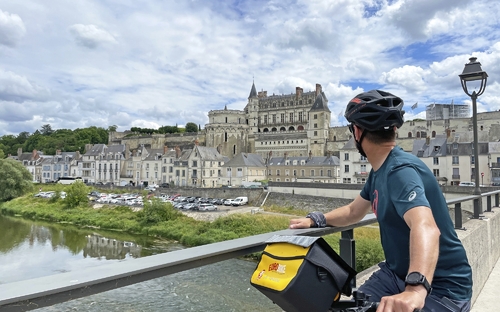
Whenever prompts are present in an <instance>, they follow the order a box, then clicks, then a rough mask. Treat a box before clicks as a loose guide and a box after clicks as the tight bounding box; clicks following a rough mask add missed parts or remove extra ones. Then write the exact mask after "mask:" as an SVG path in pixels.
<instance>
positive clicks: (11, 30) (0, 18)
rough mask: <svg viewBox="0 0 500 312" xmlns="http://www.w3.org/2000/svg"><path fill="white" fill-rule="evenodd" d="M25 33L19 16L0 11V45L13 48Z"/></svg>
mask: <svg viewBox="0 0 500 312" xmlns="http://www.w3.org/2000/svg"><path fill="white" fill-rule="evenodd" d="M25 33H26V28H25V27H24V23H23V20H22V19H21V17H20V16H19V15H17V14H11V13H9V12H4V11H2V10H0V44H2V45H6V46H9V47H14V46H16V44H17V43H18V42H19V41H20V40H21V38H22V37H23V36H24V35H25Z"/></svg>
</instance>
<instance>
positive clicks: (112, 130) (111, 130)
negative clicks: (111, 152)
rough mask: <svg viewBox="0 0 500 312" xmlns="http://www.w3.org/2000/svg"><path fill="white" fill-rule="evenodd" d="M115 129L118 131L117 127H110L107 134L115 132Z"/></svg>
mask: <svg viewBox="0 0 500 312" xmlns="http://www.w3.org/2000/svg"><path fill="white" fill-rule="evenodd" d="M116 129H118V126H117V125H112V126H109V127H108V132H116Z"/></svg>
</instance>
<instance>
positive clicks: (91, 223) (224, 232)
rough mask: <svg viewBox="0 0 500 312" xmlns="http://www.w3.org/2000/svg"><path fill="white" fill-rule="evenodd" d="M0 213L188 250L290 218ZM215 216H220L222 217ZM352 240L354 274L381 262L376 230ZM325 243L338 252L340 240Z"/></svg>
mask: <svg viewBox="0 0 500 312" xmlns="http://www.w3.org/2000/svg"><path fill="white" fill-rule="evenodd" d="M0 211H1V213H2V214H4V215H10V216H17V217H22V218H26V219H32V220H45V221H49V222H56V223H69V224H73V225H76V226H80V227H95V228H99V229H104V230H113V231H123V232H128V233H134V234H144V235H148V236H154V237H159V238H163V239H170V240H173V241H176V242H179V243H181V244H182V245H184V246H186V247H193V246H199V245H205V244H210V243H215V242H220V241H226V240H231V239H236V238H241V237H247V236H252V235H257V234H262V233H268V232H274V231H278V230H282V229H284V228H287V227H288V224H289V220H290V219H291V218H292V216H290V215H286V214H279V215H278V214H272V215H267V214H260V213H257V214H251V213H246V214H237V213H232V214H226V215H225V216H219V217H218V218H215V220H213V221H212V222H208V221H199V220H195V219H193V218H192V217H190V216H189V215H184V214H183V213H181V212H179V211H178V210H175V209H174V208H172V206H171V205H169V204H165V203H161V202H159V201H153V203H152V204H146V205H145V206H144V208H143V209H142V210H141V211H133V210H132V209H131V208H130V207H128V206H115V205H113V206H110V205H103V206H102V207H99V209H94V208H93V207H92V205H83V206H79V207H76V208H71V209H68V208H65V205H64V204H63V202H62V199H58V200H54V201H52V200H47V199H44V198H35V197H33V196H32V195H27V196H24V197H20V198H16V199H14V200H11V201H9V202H5V203H2V204H1V205H0ZM218 213H221V214H224V212H218ZM205 216H208V215H205ZM293 217H295V216H293ZM355 235H356V241H357V245H356V249H357V251H358V252H357V257H358V258H357V266H358V267H357V269H358V270H363V269H365V268H367V267H370V266H372V265H373V264H375V263H377V262H379V261H381V260H383V253H382V249H381V246H380V238H379V236H378V235H379V233H378V231H377V229H371V228H360V229H357V230H356V231H355ZM324 238H325V240H326V241H327V242H328V243H329V244H330V245H331V246H332V247H333V248H334V249H335V250H336V251H337V252H338V250H339V248H338V243H339V238H340V234H339V233H336V234H332V235H328V236H325V237H324Z"/></svg>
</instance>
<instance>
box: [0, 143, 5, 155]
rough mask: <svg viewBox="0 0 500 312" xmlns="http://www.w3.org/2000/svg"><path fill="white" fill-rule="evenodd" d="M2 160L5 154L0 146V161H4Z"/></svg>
mask: <svg viewBox="0 0 500 312" xmlns="http://www.w3.org/2000/svg"><path fill="white" fill-rule="evenodd" d="M4 158H5V153H4V152H3V147H2V145H1V144H0V159H4Z"/></svg>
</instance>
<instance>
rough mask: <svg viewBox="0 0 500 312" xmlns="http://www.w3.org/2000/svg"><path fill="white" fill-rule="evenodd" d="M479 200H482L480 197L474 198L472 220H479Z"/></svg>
mask: <svg viewBox="0 0 500 312" xmlns="http://www.w3.org/2000/svg"><path fill="white" fill-rule="evenodd" d="M480 200H482V198H481V197H479V198H474V219H479V218H481V213H482V211H481V202H480Z"/></svg>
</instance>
